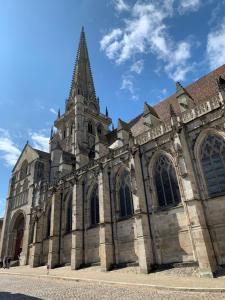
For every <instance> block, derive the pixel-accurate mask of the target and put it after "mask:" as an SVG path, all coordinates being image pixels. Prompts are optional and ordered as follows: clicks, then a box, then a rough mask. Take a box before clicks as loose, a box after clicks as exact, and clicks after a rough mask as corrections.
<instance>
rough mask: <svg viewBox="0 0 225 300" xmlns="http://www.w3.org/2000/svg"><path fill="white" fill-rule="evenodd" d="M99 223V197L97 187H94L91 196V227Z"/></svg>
mask: <svg viewBox="0 0 225 300" xmlns="http://www.w3.org/2000/svg"><path fill="white" fill-rule="evenodd" d="M99 221H100V218H99V197H98V187H97V186H96V187H95V188H94V190H93V192H92V195H91V225H92V226H94V225H97V224H98V223H99Z"/></svg>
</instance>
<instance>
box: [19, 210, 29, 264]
mask: <svg viewBox="0 0 225 300" xmlns="http://www.w3.org/2000/svg"><path fill="white" fill-rule="evenodd" d="M29 229H30V213H27V214H26V217H25V227H24V232H23V246H22V252H21V254H20V265H21V266H25V265H27V263H28V244H29Z"/></svg>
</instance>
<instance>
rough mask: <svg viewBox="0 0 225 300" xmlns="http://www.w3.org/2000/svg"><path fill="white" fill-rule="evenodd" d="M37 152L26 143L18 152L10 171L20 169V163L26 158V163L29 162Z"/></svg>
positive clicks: (34, 157)
mask: <svg viewBox="0 0 225 300" xmlns="http://www.w3.org/2000/svg"><path fill="white" fill-rule="evenodd" d="M38 157H39V156H38V153H37V152H36V151H35V150H34V149H33V148H32V147H31V146H30V145H28V144H26V146H25V147H24V149H23V151H22V152H21V154H20V157H19V158H18V160H17V162H16V164H15V166H14V168H13V170H12V172H13V173H15V172H17V171H19V170H20V168H21V166H22V163H23V162H24V161H25V160H27V162H28V164H29V163H31V162H32V161H33V160H35V159H37V158H38Z"/></svg>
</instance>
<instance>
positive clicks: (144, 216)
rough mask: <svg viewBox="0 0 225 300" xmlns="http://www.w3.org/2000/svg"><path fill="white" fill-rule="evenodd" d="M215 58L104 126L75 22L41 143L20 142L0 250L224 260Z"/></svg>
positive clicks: (37, 256)
mask: <svg viewBox="0 0 225 300" xmlns="http://www.w3.org/2000/svg"><path fill="white" fill-rule="evenodd" d="M224 73H225V65H224V66H222V67H220V68H218V69H217V70H215V71H213V72H212V73H210V74H208V75H207V76H205V77H203V78H201V79H200V80H198V81H197V82H195V83H193V84H191V85H190V86H188V87H187V88H184V87H182V86H181V84H180V83H177V86H176V93H175V94H174V95H173V96H171V97H169V98H168V99H166V100H165V101H163V102H161V103H159V104H158V105H156V106H155V107H151V106H150V105H148V104H147V103H145V105H144V111H143V113H142V114H141V115H139V116H138V117H136V118H135V119H134V120H132V121H130V122H129V123H125V122H123V121H122V120H120V119H119V121H118V126H117V129H113V130H110V129H109V125H110V124H111V119H110V117H109V116H108V112H107V111H106V113H105V114H102V113H100V107H99V101H98V98H96V95H95V89H94V84H93V79H92V74H91V68H90V62H89V57H88V51H87V46H86V40H85V34H84V31H83V30H82V32H81V37H80V44H79V48H78V53H77V60H76V65H75V69H74V74H73V79H72V85H71V91H70V95H69V98H68V100H67V101H66V103H65V113H64V114H62V115H61V114H60V112H59V114H58V118H57V119H56V121H55V123H54V129H52V132H51V137H50V141H49V153H44V152H42V151H39V150H37V149H33V148H32V147H31V146H30V145H28V144H27V145H26V146H25V147H24V150H23V151H22V154H21V156H20V158H19V159H18V162H17V164H16V166H15V167H14V169H13V172H12V178H11V180H10V185H9V191H8V198H7V201H6V212H5V217H4V222H3V227H2V234H1V243H0V255H1V258H3V257H4V256H11V257H12V258H13V259H14V260H17V259H18V258H19V259H20V260H19V261H20V264H22V265H25V264H30V266H32V267H37V266H40V265H44V264H49V265H50V267H51V268H54V267H57V266H60V265H65V264H69V265H71V268H72V269H74V270H75V269H79V268H82V267H88V266H90V265H93V264H100V265H101V268H102V270H104V271H107V270H110V269H112V268H114V267H118V266H123V265H128V264H138V265H139V267H140V271H141V272H144V273H148V272H151V270H152V269H153V268H155V267H157V266H160V265H165V266H167V265H170V264H175V263H182V264H197V265H198V266H199V270H200V273H201V275H202V276H204V275H205V276H213V274H214V272H215V271H216V270H217V269H218V268H219V266H221V265H224V264H225V117H224V111H225V77H224V75H223V74H224Z"/></svg>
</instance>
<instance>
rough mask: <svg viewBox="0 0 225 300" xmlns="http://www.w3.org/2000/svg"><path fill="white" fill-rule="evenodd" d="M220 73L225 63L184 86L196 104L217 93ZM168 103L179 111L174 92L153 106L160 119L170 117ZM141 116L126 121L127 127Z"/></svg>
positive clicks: (137, 121) (222, 72)
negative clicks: (217, 80)
mask: <svg viewBox="0 0 225 300" xmlns="http://www.w3.org/2000/svg"><path fill="white" fill-rule="evenodd" d="M221 74H225V64H224V65H222V66H221V67H219V68H217V69H215V70H214V71H212V72H210V73H209V74H207V75H205V76H203V77H201V78H200V79H199V80H197V81H195V82H193V83H191V84H190V85H188V86H187V87H185V90H186V91H187V92H188V94H190V96H191V97H192V98H193V99H194V102H195V103H196V104H198V103H201V102H204V101H206V100H207V98H210V97H212V96H214V95H216V94H217V93H218V87H217V83H216V79H218V77H219V76H220V75H221ZM170 105H172V107H173V110H174V112H175V113H176V114H177V115H179V114H180V113H181V112H180V108H179V104H178V102H177V99H176V93H174V94H173V95H171V96H170V97H168V98H166V99H165V100H163V101H161V102H159V103H158V104H156V105H155V106H154V109H155V111H156V113H157V114H158V116H159V118H160V119H161V120H163V121H167V120H169V119H170V114H171V109H170ZM142 116H143V113H141V114H139V115H138V116H137V117H135V118H134V119H132V120H131V121H130V122H128V124H129V127H130V128H132V127H133V126H135V125H136V124H137V123H139V121H140V120H141V117H142ZM140 125H141V124H140ZM139 130H140V129H139ZM133 133H134V132H133ZM134 134H135V133H134Z"/></svg>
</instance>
